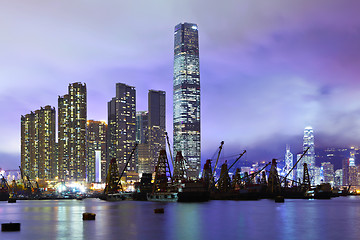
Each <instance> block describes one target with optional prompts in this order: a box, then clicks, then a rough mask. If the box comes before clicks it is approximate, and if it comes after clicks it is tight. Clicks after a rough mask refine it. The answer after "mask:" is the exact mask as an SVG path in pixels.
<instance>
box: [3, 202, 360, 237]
mask: <svg viewBox="0 0 360 240" xmlns="http://www.w3.org/2000/svg"><path fill="white" fill-rule="evenodd" d="M159 207H163V208H164V209H165V213H164V214H154V208H159ZM84 212H92V213H96V220H95V221H83V220H82V213H84ZM8 222H20V223H21V231H20V232H0V239H37V240H40V239H101V240H105V239H141V240H142V239H179V240H195V239H196V240H197V239H207V240H209V239H218V240H223V239H232V240H233V239H259V240H262V239H284V240H285V239H286V240H289V239H299V240H300V239H301V240H302V239H343V240H345V239H360V197H358V196H349V197H340V198H334V199H331V200H300V199H295V200H290V199H286V200H285V203H275V202H274V201H271V200H260V201H210V202H206V203H155V202H135V201H122V202H105V201H102V200H99V199H85V200H82V201H79V200H42V201H25V200H24V201H17V203H7V202H0V223H8Z"/></svg>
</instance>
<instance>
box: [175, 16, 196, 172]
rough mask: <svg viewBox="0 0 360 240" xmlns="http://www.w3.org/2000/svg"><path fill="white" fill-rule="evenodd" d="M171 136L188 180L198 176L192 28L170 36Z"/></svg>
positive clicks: (177, 29)
mask: <svg viewBox="0 0 360 240" xmlns="http://www.w3.org/2000/svg"><path fill="white" fill-rule="evenodd" d="M173 81H174V85H173V124H174V125H173V131H174V132H173V134H174V151H173V153H174V154H175V155H176V153H177V151H181V152H182V155H183V156H184V158H185V160H186V161H187V163H188V165H187V171H188V176H189V177H191V178H196V177H198V176H199V172H200V165H201V147H200V66H199V39H198V28H197V25H196V24H192V23H180V24H178V25H176V26H175V33H174V79H173Z"/></svg>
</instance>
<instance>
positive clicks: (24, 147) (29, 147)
mask: <svg viewBox="0 0 360 240" xmlns="http://www.w3.org/2000/svg"><path fill="white" fill-rule="evenodd" d="M21 168H22V169H23V171H24V173H25V175H27V176H29V177H30V178H31V179H35V178H40V179H52V178H54V177H55V176H56V169H57V168H56V156H55V108H52V107H51V106H45V107H44V108H41V109H39V110H36V111H35V112H31V113H30V114H26V115H25V116H21Z"/></svg>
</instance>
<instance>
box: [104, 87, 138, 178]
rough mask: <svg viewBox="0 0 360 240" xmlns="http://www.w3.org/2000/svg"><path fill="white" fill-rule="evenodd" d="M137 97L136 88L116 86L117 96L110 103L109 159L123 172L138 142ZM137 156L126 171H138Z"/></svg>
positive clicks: (108, 160)
mask: <svg viewBox="0 0 360 240" xmlns="http://www.w3.org/2000/svg"><path fill="white" fill-rule="evenodd" d="M135 99H136V95H135V87H131V86H128V85H126V84H123V83H117V84H116V96H115V97H114V98H113V99H112V100H111V101H110V102H108V138H107V141H108V158H107V162H108V164H109V162H110V160H111V159H112V158H115V159H116V163H117V164H118V166H119V169H120V171H122V170H123V169H124V167H125V165H126V161H127V160H128V158H129V157H130V154H131V151H132V149H133V147H134V146H135V140H136V104H135V103H136V100H135ZM135 159H136V158H135V156H133V157H132V159H131V160H130V162H129V165H128V166H127V169H126V171H127V172H135V171H136V161H135Z"/></svg>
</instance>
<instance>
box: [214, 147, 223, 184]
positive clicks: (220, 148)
mask: <svg viewBox="0 0 360 240" xmlns="http://www.w3.org/2000/svg"><path fill="white" fill-rule="evenodd" d="M223 145H224V141H221V143H220V147H219V152H218V155H217V158H216V162H215V167H214V171H213V178H214V177H215V170H216V167H217V164H218V161H219V157H220V153H221V150H222V147H223Z"/></svg>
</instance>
